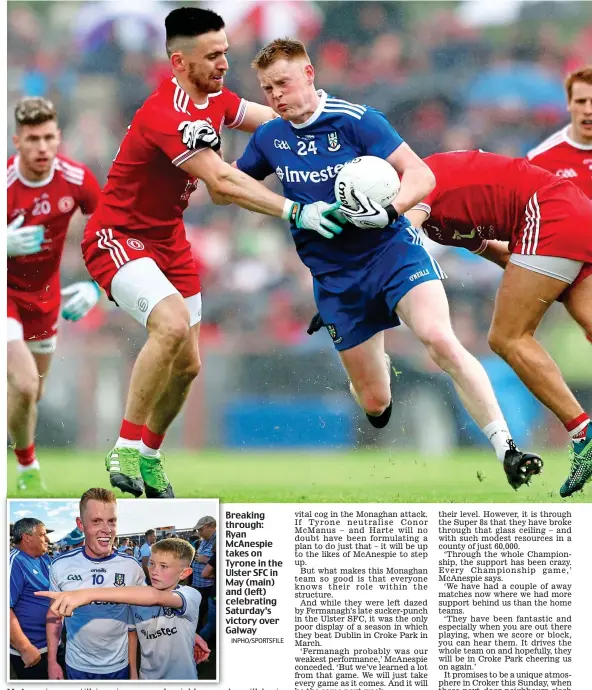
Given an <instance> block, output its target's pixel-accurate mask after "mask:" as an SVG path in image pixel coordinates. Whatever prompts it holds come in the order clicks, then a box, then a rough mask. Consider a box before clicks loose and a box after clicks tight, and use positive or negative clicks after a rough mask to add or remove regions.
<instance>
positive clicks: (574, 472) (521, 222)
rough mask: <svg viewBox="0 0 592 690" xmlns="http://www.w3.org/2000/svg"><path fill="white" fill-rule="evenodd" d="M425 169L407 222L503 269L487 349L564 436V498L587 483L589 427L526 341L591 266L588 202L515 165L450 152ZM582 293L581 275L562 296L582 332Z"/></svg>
mask: <svg viewBox="0 0 592 690" xmlns="http://www.w3.org/2000/svg"><path fill="white" fill-rule="evenodd" d="M425 161H426V163H427V164H428V165H429V166H430V168H431V169H432V171H433V172H434V174H435V175H436V180H437V184H436V188H435V190H434V191H433V192H431V193H430V195H429V196H428V197H427V198H426V199H425V200H424V201H423V202H422V203H421V204H419V205H418V206H417V207H416V208H415V209H413V210H412V211H410V212H409V213H408V216H409V220H410V221H411V222H412V223H413V224H414V225H416V226H417V227H419V226H420V225H423V229H424V231H425V233H426V234H427V235H428V237H430V239H432V240H435V241H436V242H439V243H440V244H447V245H451V246H456V247H465V248H467V249H469V250H471V251H473V252H475V253H478V254H482V255H483V256H485V257H487V258H489V259H491V260H493V261H496V262H498V263H500V264H502V265H504V264H506V266H505V273H504V276H503V278H502V282H501V285H500V288H499V290H498V294H497V298H496V304H495V312H494V316H493V323H492V325H491V330H490V333H489V343H490V345H491V348H492V349H493V350H494V351H495V352H496V353H497V354H499V355H500V356H501V357H502V358H503V359H505V360H506V361H507V362H508V364H509V365H510V366H511V367H512V368H513V369H514V371H515V372H516V373H517V374H518V376H520V378H521V379H522V381H523V382H524V383H525V384H526V385H527V386H528V388H529V389H530V390H531V391H532V392H533V393H534V395H535V396H536V397H537V398H538V399H539V400H540V401H541V402H542V403H543V404H544V405H545V406H546V407H548V408H549V409H550V410H551V411H552V412H553V413H554V414H555V415H556V416H557V417H558V419H560V420H561V422H562V423H563V424H564V425H565V428H566V429H567V431H568V432H569V433H570V435H571V437H572V444H571V445H570V457H571V471H570V474H569V477H568V479H567V480H566V481H565V483H564V484H563V486H562V487H561V490H560V493H561V496H564V497H565V496H570V495H571V494H572V493H574V492H575V491H579V490H580V489H582V488H583V486H584V484H585V483H586V482H587V481H588V480H589V479H590V478H591V477H592V424H591V423H590V417H589V416H588V415H587V414H586V413H585V412H584V410H583V409H582V407H581V405H580V404H579V403H578V401H577V400H576V399H575V397H574V395H573V394H572V392H571V391H570V390H569V388H568V387H567V384H566V383H565V381H564V380H563V377H562V376H561V373H560V372H559V369H558V368H557V365H556V364H555V362H553V360H552V359H551V357H550V356H549V354H548V353H547V352H546V351H545V350H544V349H543V348H542V347H541V345H540V344H539V343H538V342H537V341H536V340H535V338H534V335H533V334H534V332H535V330H536V328H537V326H538V325H539V323H540V321H541V319H542V318H543V316H544V315H545V312H546V311H547V309H548V308H549V306H550V305H551V304H552V303H553V302H554V301H555V300H556V299H557V298H558V297H559V296H560V295H561V294H562V293H563V292H564V291H565V290H566V288H567V286H569V285H571V284H572V283H574V281H576V280H579V274H580V272H581V269H582V267H583V266H584V265H585V264H591V263H592V202H590V200H589V199H587V197H586V196H585V194H584V193H583V192H582V191H581V190H580V189H578V188H577V187H576V186H575V185H574V184H572V183H571V182H569V181H568V180H565V179H563V178H560V177H556V176H555V175H552V174H551V173H549V172H547V171H546V170H543V169H542V168H538V167H536V166H533V165H530V164H529V163H527V162H526V161H524V160H520V159H513V158H507V157H505V156H498V155H496V154H493V153H484V152H483V151H456V152H451V153H441V154H435V155H433V156H428V158H426V159H425ZM500 240H501V242H500ZM506 242H507V243H509V244H508V248H509V251H510V257H509V259H506V257H505V256H504V255H505V254H506V252H507V249H506V245H505V244H504V243H506ZM506 261H507V263H506ZM591 289H592V277H591V276H589V277H587V278H586V279H585V280H581V281H580V284H579V285H578V287H577V289H573V291H572V295H571V299H572V300H574V304H573V306H572V310H571V313H572V314H573V315H577V316H578V321H579V322H580V323H581V324H582V325H583V326H584V327H585V328H590V324H591V323H592V299H591V298H590V295H591ZM586 291H587V294H585V292H586ZM588 333H589V334H590V331H588Z"/></svg>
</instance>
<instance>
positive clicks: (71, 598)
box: [35, 589, 92, 617]
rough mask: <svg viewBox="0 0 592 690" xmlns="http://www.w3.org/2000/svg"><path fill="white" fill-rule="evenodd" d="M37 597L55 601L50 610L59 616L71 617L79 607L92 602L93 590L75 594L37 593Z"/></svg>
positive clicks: (75, 592) (83, 590)
mask: <svg viewBox="0 0 592 690" xmlns="http://www.w3.org/2000/svg"><path fill="white" fill-rule="evenodd" d="M35 596H37V597H47V598H48V599H53V601H52V603H51V606H50V607H49V608H50V610H51V611H52V612H53V613H55V614H56V615H58V616H62V617H65V616H71V615H72V614H73V613H74V611H75V610H76V609H77V608H78V607H79V606H86V604H88V603H90V602H91V601H92V590H91V591H90V592H89V591H88V590H85V589H79V590H77V591H73V592H35Z"/></svg>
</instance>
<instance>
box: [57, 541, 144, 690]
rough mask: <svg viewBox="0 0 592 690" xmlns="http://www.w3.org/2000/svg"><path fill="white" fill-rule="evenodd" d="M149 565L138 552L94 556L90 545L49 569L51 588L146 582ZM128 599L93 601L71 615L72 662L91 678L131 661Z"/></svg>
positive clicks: (68, 623)
mask: <svg viewBox="0 0 592 690" xmlns="http://www.w3.org/2000/svg"><path fill="white" fill-rule="evenodd" d="M144 580H145V578H144V571H143V570H142V568H141V567H140V566H139V565H138V562H137V561H136V559H135V558H133V557H132V556H127V555H125V554H121V553H117V552H116V551H115V552H113V553H112V554H111V555H109V556H106V557H105V558H91V557H90V556H89V555H88V554H87V553H86V550H85V547H84V546H83V547H81V548H80V549H75V550H74V551H69V552H68V553H65V554H64V555H63V556H58V557H57V558H56V559H55V561H54V562H53V563H52V564H51V569H50V571H49V583H50V589H51V590H52V591H54V592H69V591H75V590H77V589H86V588H95V587H96V588H102V587H126V586H128V585H129V586H132V587H133V586H136V587H137V586H142V585H144V584H145V582H144ZM130 623H131V617H130V610H129V607H128V605H127V604H116V603H113V602H97V601H93V602H92V603H90V604H88V605H87V606H81V607H79V608H77V609H76V610H75V611H74V613H73V614H72V616H70V617H68V618H66V619H65V624H66V633H67V637H68V643H67V645H66V664H67V665H68V666H69V667H71V668H73V669H75V670H76V671H82V672H84V673H85V674H94V675H90V676H89V675H86V676H85V678H93V677H94V678H97V679H100V678H101V676H102V675H105V674H111V673H117V672H118V671H121V670H122V669H125V668H126V667H127V665H128V644H127V642H128V629H131V628H133V625H128V624H130Z"/></svg>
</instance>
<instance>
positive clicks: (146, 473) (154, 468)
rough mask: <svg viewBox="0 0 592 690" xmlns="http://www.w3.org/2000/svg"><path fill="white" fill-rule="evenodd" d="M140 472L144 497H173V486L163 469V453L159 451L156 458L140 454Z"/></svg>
mask: <svg viewBox="0 0 592 690" xmlns="http://www.w3.org/2000/svg"><path fill="white" fill-rule="evenodd" d="M140 472H141V473H142V479H143V480H144V490H145V491H146V498H175V494H174V493H173V487H172V486H171V483H170V482H169V478H168V477H167V476H166V473H165V471H164V455H163V454H162V453H161V452H160V451H159V452H158V457H156V458H147V457H145V456H144V455H140Z"/></svg>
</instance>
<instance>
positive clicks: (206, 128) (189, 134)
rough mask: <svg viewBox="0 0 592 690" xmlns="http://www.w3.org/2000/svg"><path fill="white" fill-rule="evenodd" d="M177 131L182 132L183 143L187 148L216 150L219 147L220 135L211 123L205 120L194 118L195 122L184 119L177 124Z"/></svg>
mask: <svg viewBox="0 0 592 690" xmlns="http://www.w3.org/2000/svg"><path fill="white" fill-rule="evenodd" d="M179 132H183V135H182V139H183V143H184V144H185V146H187V148H188V149H204V148H210V149H212V150H214V151H218V149H219V148H220V137H219V136H218V134H217V133H216V130H215V129H214V128H213V127H212V125H211V124H210V123H209V122H206V121H205V120H195V122H191V121H189V120H185V122H181V124H180V125H179Z"/></svg>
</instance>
